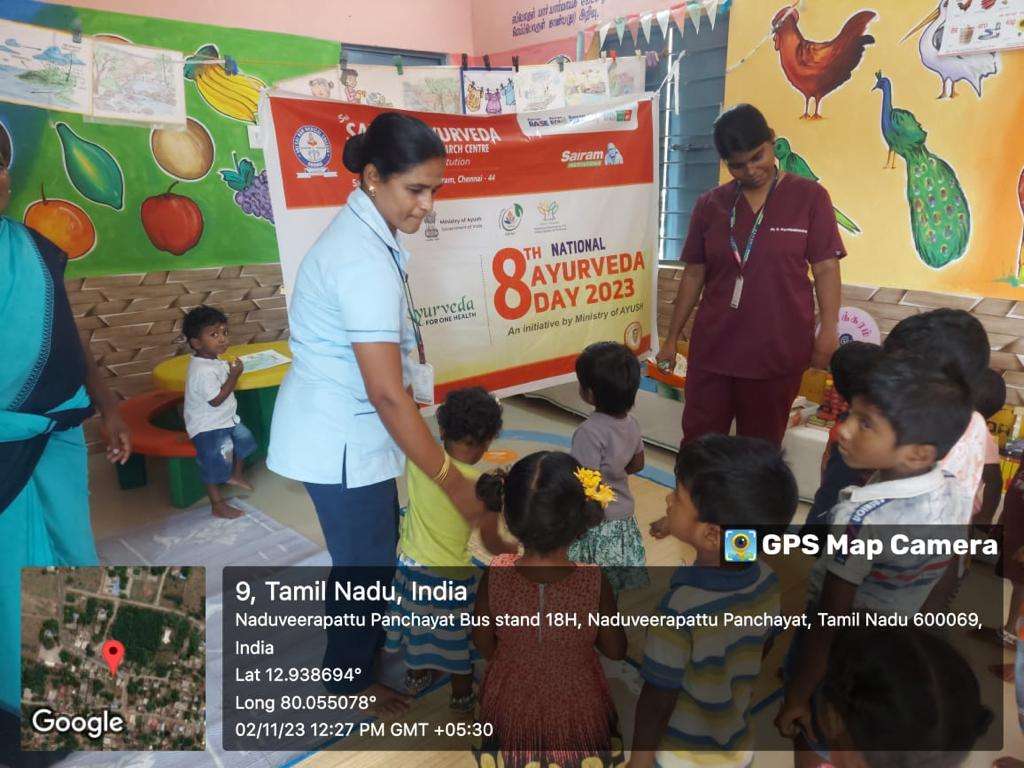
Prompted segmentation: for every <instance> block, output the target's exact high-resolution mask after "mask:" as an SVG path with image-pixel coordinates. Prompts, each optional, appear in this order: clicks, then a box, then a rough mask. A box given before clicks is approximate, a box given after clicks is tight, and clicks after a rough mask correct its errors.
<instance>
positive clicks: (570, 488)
mask: <svg viewBox="0 0 1024 768" xmlns="http://www.w3.org/2000/svg"><path fill="white" fill-rule="evenodd" d="M477 487H478V489H479V490H480V495H481V497H483V498H484V499H485V500H487V502H488V506H490V507H493V506H495V505H496V504H497V502H498V500H499V499H503V501H504V510H505V522H506V523H507V524H508V528H509V530H510V531H511V532H512V533H513V535H515V536H516V538H518V539H519V541H520V542H521V543H522V545H523V548H524V549H525V552H524V553H523V554H522V555H511V554H507V555H500V556H499V557H496V558H494V560H492V561H491V565H490V567H489V568H488V569H487V572H486V573H485V574H484V575H483V577H482V578H481V580H480V586H479V589H478V591H477V600H476V616H475V620H476V622H477V623H476V625H475V627H474V629H473V644H474V645H475V646H476V647H477V650H479V651H480V653H481V654H482V655H483V656H484V658H486V659H487V671H486V673H485V674H484V680H483V685H482V687H481V694H480V716H479V722H480V723H482V724H489V725H490V726H493V728H494V732H493V735H491V736H488V737H487V738H486V739H485V740H484V743H483V748H482V750H481V752H480V753H479V754H478V755H477V758H478V760H479V763H480V765H481V766H494V765H504V766H506V767H507V768H525V766H537V765H541V766H550V765H559V766H562V767H563V768H569V766H577V767H578V766H581V765H582V766H588V767H590V766H593V767H594V768H597V767H598V766H613V765H619V764H620V763H621V761H622V743H621V739H620V738H619V737H618V734H617V730H616V725H615V723H616V717H615V706H614V704H613V703H612V699H611V695H610V693H609V690H608V683H607V681H606V680H605V677H604V672H603V671H602V669H601V662H600V660H599V658H598V651H600V652H601V653H602V654H604V656H606V657H607V658H609V659H612V660H619V659H622V658H624V657H625V655H626V633H625V632H624V631H623V630H622V628H621V627H615V626H611V625H607V624H606V625H604V626H600V627H599V626H597V625H595V624H594V623H592V622H590V621H589V620H588V619H587V617H589V616H597V615H600V616H603V617H613V616H615V615H617V614H618V608H617V606H616V603H615V595H614V593H613V592H612V588H611V585H610V584H609V583H608V579H607V578H606V577H605V576H604V575H603V574H602V573H601V569H599V568H597V567H596V566H593V565H585V564H577V563H574V562H572V560H570V559H569V556H568V555H567V550H568V548H569V545H570V544H572V543H573V542H574V541H576V540H577V539H578V538H579V537H580V536H581V535H583V533H584V532H585V531H587V530H588V529H589V528H591V527H593V526H594V525H597V524H598V523H599V522H600V521H601V519H602V517H603V515H602V509H601V505H602V504H603V503H607V502H608V501H611V498H612V496H613V494H612V492H611V490H610V489H609V488H608V487H607V486H606V485H604V484H603V483H602V482H601V475H600V473H598V472H596V471H594V470H589V469H583V468H581V467H580V466H579V462H578V461H577V460H576V459H575V458H574V457H572V456H570V455H569V454H567V453H561V452H560V451H539V452H537V453H532V454H530V455H529V456H526V457H524V458H523V459H521V460H519V461H518V462H516V464H515V466H513V467H512V470H511V471H510V472H509V474H508V476H507V478H502V477H501V476H500V475H484V476H483V477H481V478H480V480H479V481H478V484H477ZM571 615H575V616H576V617H577V620H578V621H579V622H580V624H579V625H578V626H573V622H570V621H567V620H566V621H560V620H559V617H566V616H571ZM533 617H538V618H537V619H536V621H537V623H533V624H531V623H529V620H530V619H532V618H533ZM499 618H500V620H501V624H500V625H498V623H497V622H498V620H499ZM513 620H514V621H513Z"/></svg>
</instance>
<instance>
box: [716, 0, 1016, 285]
mask: <svg viewBox="0 0 1024 768" xmlns="http://www.w3.org/2000/svg"><path fill="white" fill-rule="evenodd" d="M954 2H955V0H954ZM954 2H950V3H948V5H947V3H946V2H936V0H912V1H911V2H906V3H892V4H886V5H885V6H884V8H880V7H879V6H878V5H875V6H871V5H864V4H862V3H860V2H857V1H856V0H836V2H832V3H824V4H822V3H818V4H807V6H806V8H803V7H802V8H801V9H799V12H796V11H794V10H793V9H792V8H791V7H790V6H789V5H787V4H785V3H782V2H777V1H775V0H750V2H747V3H740V4H735V5H733V6H732V9H731V11H730V13H731V16H730V20H729V56H728V59H727V63H728V65H730V66H731V65H733V64H734V63H735V62H737V61H739V60H740V59H742V58H743V57H744V56H746V55H747V54H750V52H751V51H753V53H752V54H750V55H749V57H748V58H747V59H746V61H745V62H744V63H743V64H741V65H740V66H737V67H735V68H734V69H731V70H730V71H729V73H728V74H727V76H726V92H725V99H724V101H725V104H726V105H729V104H735V103H738V102H743V101H749V102H752V103H754V104H755V105H757V106H758V107H760V108H761V109H762V111H764V113H765V114H766V116H767V117H768V122H769V124H770V125H771V126H772V128H773V129H774V130H775V133H776V136H777V141H776V143H775V154H776V157H777V158H778V160H779V164H780V167H781V168H782V169H783V170H785V171H787V172H789V173H793V174H797V175H800V176H805V177H807V178H813V179H818V181H819V182H820V183H821V184H822V185H823V186H824V187H825V188H826V189H827V190H828V192H829V194H830V195H831V197H832V203H833V205H834V206H835V212H836V218H837V220H838V222H839V225H840V232H841V234H842V236H843V241H844V243H845V244H846V248H847V250H848V252H849V257H848V258H846V259H844V260H843V266H842V268H843V282H844V283H848V284H856V285H867V286H883V287H893V288H907V287H908V286H913V287H914V288H915V289H918V290H922V291H936V292H944V293H959V294H964V295H968V296H988V297H995V298H1006V299H1014V300H1020V299H1024V274H1022V273H1021V268H1020V263H1019V262H1020V255H1021V238H1022V227H1024V202H1022V200H1021V196H1022V190H1020V188H1019V184H1018V182H1019V179H1020V177H1021V173H1022V170H1024V134H1022V132H1021V130H1020V126H1021V125H1022V124H1024V99H1022V98H1021V85H1020V84H1021V83H1022V82H1024V55H1021V54H1018V53H1016V52H1008V53H1003V54H1000V53H997V52H986V53H976V54H971V55H967V56H942V55H939V51H940V50H941V45H942V40H943V39H944V36H945V35H946V34H948V33H949V30H948V26H949V25H948V23H947V22H946V21H945V18H944V16H943V15H942V14H943V12H946V11H948V8H949V7H952V6H953V4H954ZM977 2H978V0H975V3H977ZM766 35H768V37H767V39H766V38H765V36H766ZM806 41H818V42H825V43H827V45H828V48H827V50H828V52H829V53H828V55H827V56H825V55H824V54H823V55H822V56H821V60H820V62H819V64H818V65H816V66H817V71H815V72H811V73H808V72H807V70H806V67H805V65H804V64H803V63H801V61H802V60H801V59H800V51H801V46H803V45H805V43H806ZM829 41H831V42H829ZM822 82H827V83H829V84H830V87H828V88H822V87H821V83H822ZM721 178H722V180H723V181H725V180H727V179H728V175H727V173H726V172H725V171H724V169H723V172H722V177H721Z"/></svg>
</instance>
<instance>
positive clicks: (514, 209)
mask: <svg viewBox="0 0 1024 768" xmlns="http://www.w3.org/2000/svg"><path fill="white" fill-rule="evenodd" d="M522 220H523V206H521V205H520V204H519V203H516V204H514V205H512V206H511V207H509V208H505V209H504V210H503V211H502V212H501V216H499V217H498V221H499V223H500V224H501V228H502V229H503V230H505V231H506V232H508V233H510V234H511V233H512V232H515V231H516V230H517V229H519V224H520V223H521V222H522Z"/></svg>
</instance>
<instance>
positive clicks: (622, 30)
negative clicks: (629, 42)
mask: <svg viewBox="0 0 1024 768" xmlns="http://www.w3.org/2000/svg"><path fill="white" fill-rule="evenodd" d="M615 34H617V35H618V36H619V45H622V38H623V37H624V36H625V34H626V19H625V18H623V17H622V16H619V18H617V19H616V20H615Z"/></svg>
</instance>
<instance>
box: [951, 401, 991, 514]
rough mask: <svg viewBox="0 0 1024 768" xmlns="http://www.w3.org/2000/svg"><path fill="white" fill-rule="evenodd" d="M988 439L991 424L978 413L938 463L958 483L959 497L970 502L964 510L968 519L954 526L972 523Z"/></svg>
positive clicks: (972, 416)
mask: <svg viewBox="0 0 1024 768" xmlns="http://www.w3.org/2000/svg"><path fill="white" fill-rule="evenodd" d="M988 437H989V431H988V424H987V423H986V422H985V417H984V416H982V415H981V414H980V413H978V412H977V411H975V412H974V413H972V414H971V420H970V422H969V423H968V424H967V429H965V430H964V433H963V434H962V435H961V436H960V439H959V440H958V441H957V442H956V444H955V445H954V446H953V447H952V448H950V449H949V453H947V454H946V456H945V458H943V459H942V461H940V462H939V467H941V468H942V469H943V470H945V471H946V472H948V473H949V474H951V475H953V477H954V478H955V479H956V484H957V488H958V489H959V491H960V494H961V495H962V496H963V497H964V498H965V499H966V500H967V502H966V504H964V506H963V507H962V512H963V513H964V514H965V515H966V518H965V519H963V520H957V521H955V522H958V523H967V522H969V520H970V515H971V511H972V509H973V508H974V496H975V494H976V493H977V492H978V486H979V485H981V474H982V472H983V471H984V470H985V461H986V459H985V454H986V450H985V449H986V443H987V442H988Z"/></svg>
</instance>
